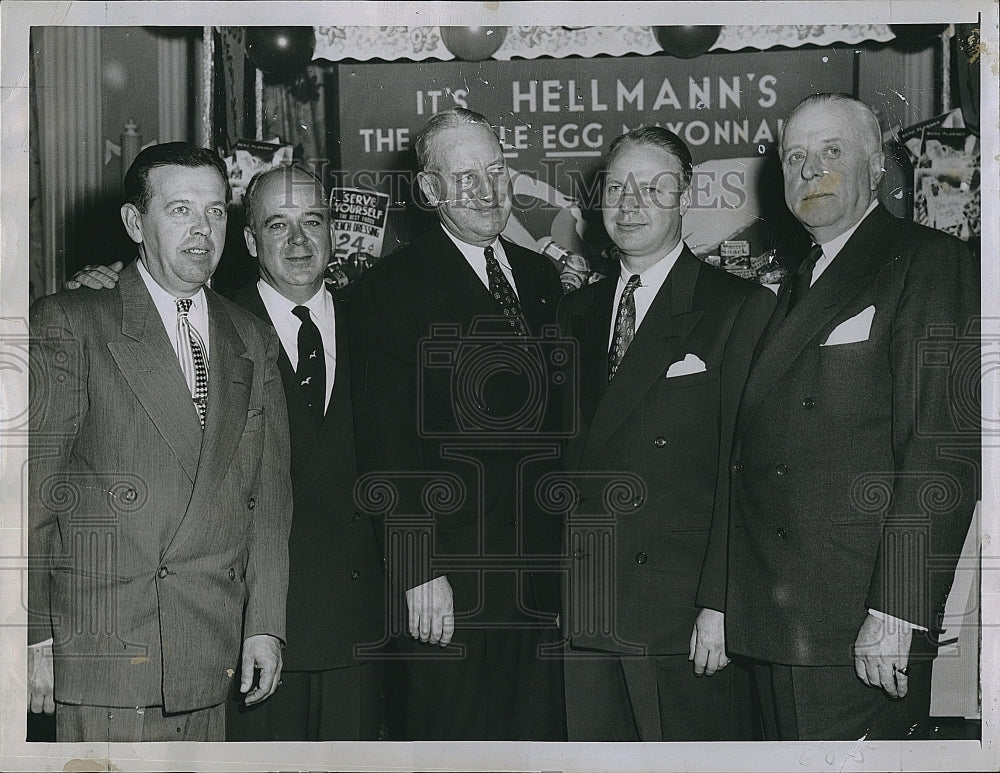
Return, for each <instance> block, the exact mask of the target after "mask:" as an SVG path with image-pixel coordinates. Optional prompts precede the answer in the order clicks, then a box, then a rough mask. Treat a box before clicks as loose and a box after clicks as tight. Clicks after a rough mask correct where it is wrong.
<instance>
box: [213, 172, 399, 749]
mask: <svg viewBox="0 0 1000 773" xmlns="http://www.w3.org/2000/svg"><path fill="white" fill-rule="evenodd" d="M244 206H245V209H246V215H247V223H248V225H247V227H246V228H245V229H244V236H245V237H246V242H247V249H248V250H249V251H250V254H251V255H252V256H254V257H256V258H257V260H258V262H259V268H260V277H261V278H260V281H259V282H257V284H256V285H248V286H246V287H244V288H242V289H240V290H238V291H236V292H235V293H233V294H232V295H231V296H230V297H231V298H232V300H234V301H236V302H237V303H238V304H240V305H241V306H243V307H244V308H246V309H249V310H250V311H252V312H253V313H254V314H256V315H257V316H258V317H259V318H261V319H262V320H264V321H266V322H268V323H269V324H271V325H273V326H274V328H275V329H276V330H277V333H278V338H279V339H280V341H281V353H280V355H279V357H278V369H279V371H280V372H281V380H282V382H283V384H284V387H285V400H286V401H287V405H288V424H289V432H290V436H291V444H292V468H291V469H292V498H293V502H294V515H293V518H292V531H291V536H290V537H289V541H288V553H289V578H288V626H287V628H288V646H287V647H286V648H285V651H284V669H283V671H282V686H281V689H280V690H278V692H277V693H276V694H275V695H274V697H273V698H272V699H271V700H270V701H268V702H267V703H264V704H260V705H255V706H240V705H239V704H238V703H237V704H235V705H231V706H230V711H229V717H228V723H227V740H230V741H265V740H271V741H333V740H355V741H373V740H376V739H377V738H378V726H379V712H380V706H381V690H382V685H381V669H380V668H379V666H378V663H377V661H375V660H372V659H371V655H372V653H373V652H374V649H375V646H376V645H377V644H378V643H379V642H380V641H381V640H382V638H383V636H384V631H385V622H384V612H385V601H384V595H383V587H384V583H383V568H382V561H381V556H380V555H379V552H378V549H377V547H376V544H375V535H374V531H373V530H372V524H371V519H370V518H368V517H367V516H362V515H361V513H360V512H359V511H358V509H357V508H355V507H354V484H355V483H356V482H357V477H358V473H357V463H356V461H355V454H354V418H353V415H352V409H351V392H350V389H351V382H350V363H349V357H348V346H347V312H346V311H345V309H344V305H343V303H341V302H335V301H334V299H333V296H332V295H331V294H330V291H329V290H328V288H327V287H326V285H325V283H324V281H323V276H324V272H325V271H326V266H327V263H329V261H330V256H331V254H332V251H333V223H332V219H331V217H330V210H329V206H328V203H327V201H326V197H325V195H324V192H323V186H322V184H321V183H320V182H319V181H318V180H316V179H315V178H314V177H312V176H311V175H310V174H309V173H307V172H306V171H304V170H303V169H300V168H297V167H279V168H277V169H273V170H271V171H268V172H263V173H261V174H259V175H257V176H256V177H254V178H253V180H251V182H250V185H249V186H247V191H246V196H245V197H244ZM317 333H318V335H319V337H318V338H317V337H316V334H317Z"/></svg>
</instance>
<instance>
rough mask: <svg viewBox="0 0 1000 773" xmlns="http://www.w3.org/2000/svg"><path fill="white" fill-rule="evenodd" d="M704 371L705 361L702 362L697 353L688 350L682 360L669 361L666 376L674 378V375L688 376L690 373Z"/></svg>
mask: <svg viewBox="0 0 1000 773" xmlns="http://www.w3.org/2000/svg"><path fill="white" fill-rule="evenodd" d="M704 372H705V363H704V362H702V359H701V357H699V356H698V355H697V354H691V353H690V352H688V353H687V354H685V355H684V359H683V360H678V361H677V362H674V363H671V365H670V367H669V368H667V375H666V378H674V377H675V376H690V375H691V374H692V373H704Z"/></svg>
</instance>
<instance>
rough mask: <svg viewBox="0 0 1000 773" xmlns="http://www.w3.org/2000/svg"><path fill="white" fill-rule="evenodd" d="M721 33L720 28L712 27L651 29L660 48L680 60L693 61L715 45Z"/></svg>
mask: <svg viewBox="0 0 1000 773" xmlns="http://www.w3.org/2000/svg"><path fill="white" fill-rule="evenodd" d="M721 31H722V27H714V26H697V27H693V26H687V27H654V28H653V33H654V34H655V35H656V42H657V43H659V44H660V47H661V48H662V49H663V50H664V51H666V52H667V53H668V54H670V55H672V56H677V57H680V58H681V59H693V58H694V57H696V56H701V55H702V54H704V53H705V52H706V51H708V49H710V48H711V47H712V46H714V45H715V41H716V40H718V39H719V33H720V32H721Z"/></svg>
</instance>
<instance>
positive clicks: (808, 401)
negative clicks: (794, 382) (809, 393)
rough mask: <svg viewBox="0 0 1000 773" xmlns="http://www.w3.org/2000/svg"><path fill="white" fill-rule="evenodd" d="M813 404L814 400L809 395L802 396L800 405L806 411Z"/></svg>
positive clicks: (811, 407) (814, 403)
mask: <svg viewBox="0 0 1000 773" xmlns="http://www.w3.org/2000/svg"><path fill="white" fill-rule="evenodd" d="M815 405H816V401H815V400H813V399H812V398H811V397H803V398H802V407H803V408H805V409H806V410H807V411H811V410H812V409H813V407H814V406H815Z"/></svg>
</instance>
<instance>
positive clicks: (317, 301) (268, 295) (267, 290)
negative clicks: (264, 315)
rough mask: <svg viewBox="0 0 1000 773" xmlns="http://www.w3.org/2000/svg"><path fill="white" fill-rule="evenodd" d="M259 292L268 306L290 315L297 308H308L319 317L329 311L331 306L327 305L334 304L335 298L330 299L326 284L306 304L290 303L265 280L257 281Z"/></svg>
mask: <svg viewBox="0 0 1000 773" xmlns="http://www.w3.org/2000/svg"><path fill="white" fill-rule="evenodd" d="M257 291H258V292H259V293H260V297H261V300H263V301H264V303H265V305H266V306H270V307H271V308H275V309H280V310H281V311H285V312H288V313H289V314H291V313H292V309H294V308H295V307H296V306H306V307H307V308H308V309H309V311H311V312H312V313H313V314H314V315H316V316H319V315H320V314H321V313H323V312H325V311H328V310H329V306H328V305H327V304H332V303H333V298H331V297H330V293H329V292H328V291H327V289H326V285H325V284H324V285H323V286H322V287H321V288H319V290H317V292H316V294H315V295H313V296H312V298H310V299H309V300H307V301H306V302H305V303H295V301H290V300H289V299H288V298H286V297H285V296H284V295H282V294H281V293H279V292H278V291H277V290H275V289H274V288H273V287H271V285H269V284H268V283H267V282H265V281H264V280H263V279H258V280H257Z"/></svg>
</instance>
